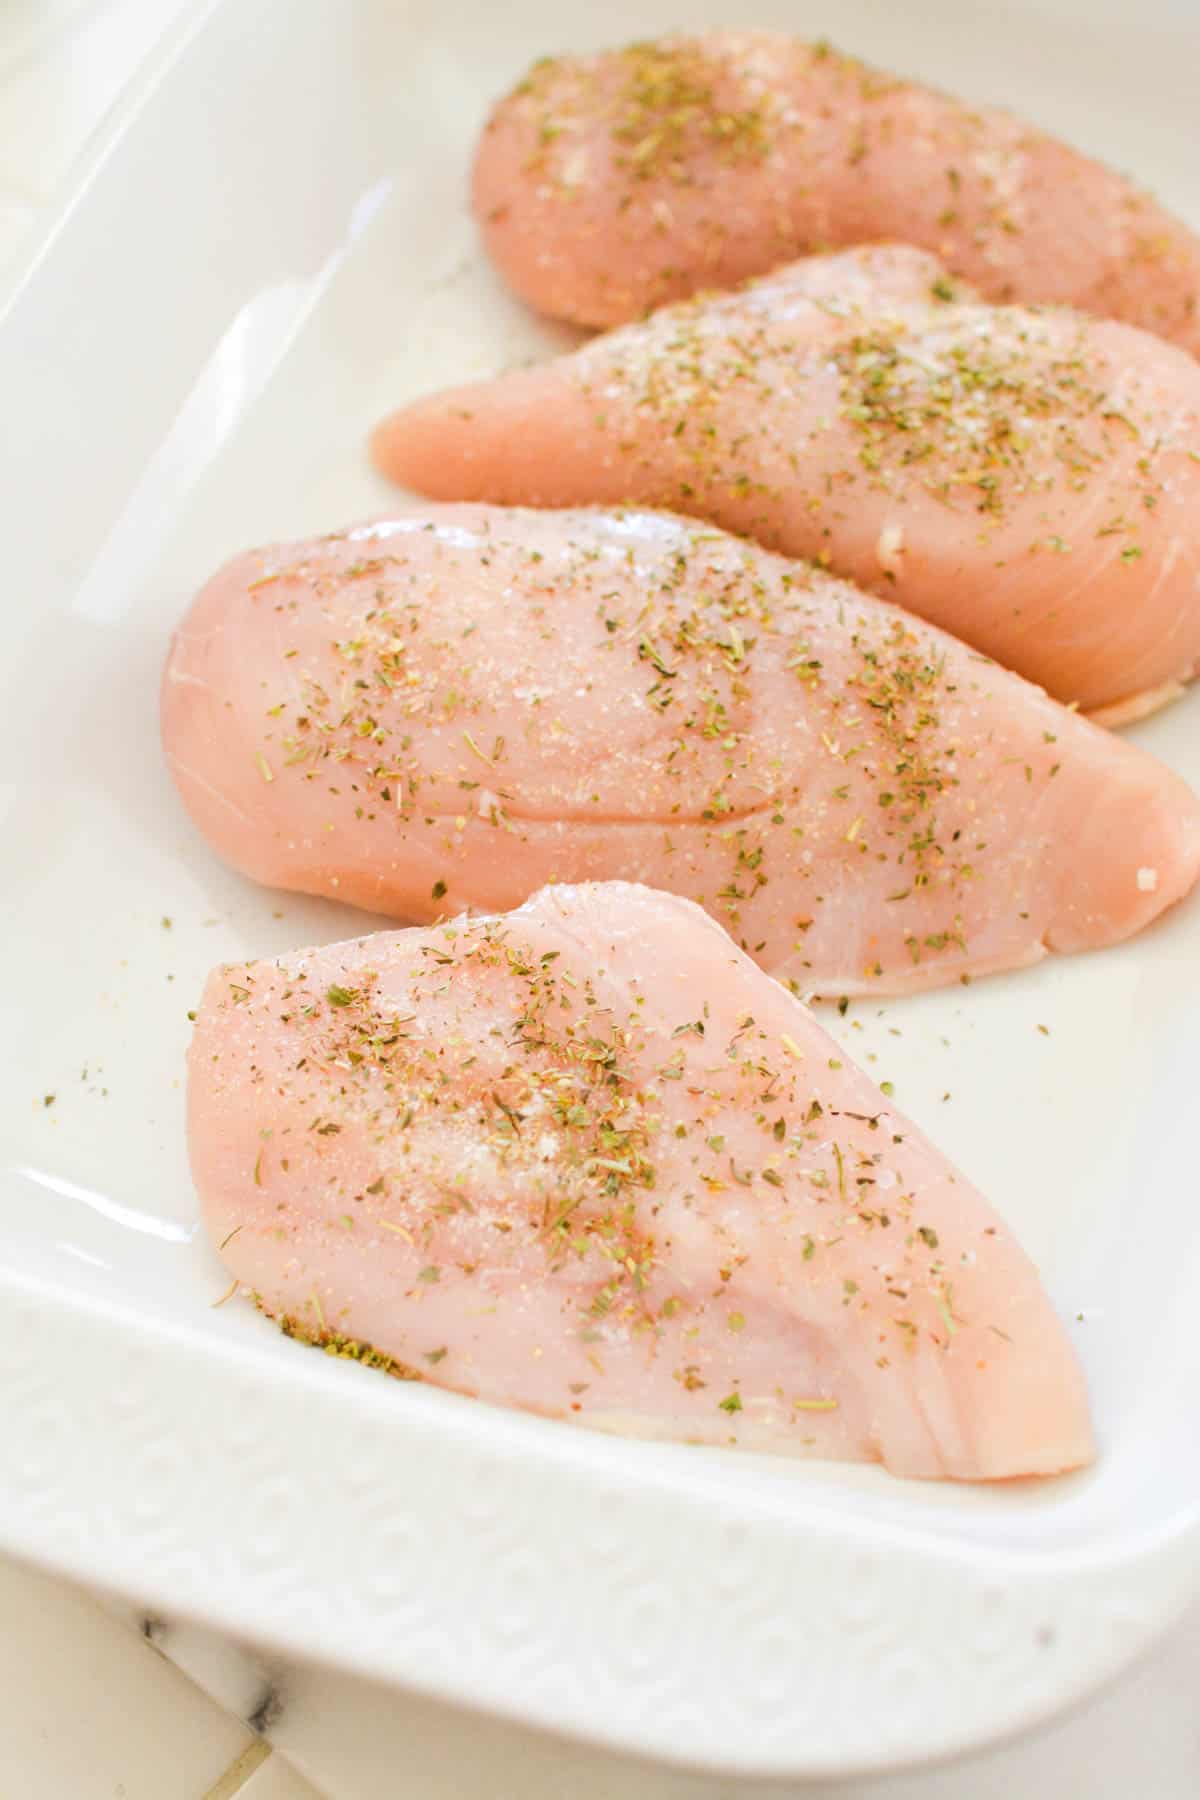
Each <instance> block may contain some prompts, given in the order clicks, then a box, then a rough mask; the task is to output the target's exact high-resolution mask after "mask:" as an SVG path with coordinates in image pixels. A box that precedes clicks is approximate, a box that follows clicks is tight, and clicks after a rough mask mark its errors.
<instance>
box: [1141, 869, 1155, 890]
mask: <svg viewBox="0 0 1200 1800" xmlns="http://www.w3.org/2000/svg"><path fill="white" fill-rule="evenodd" d="M1137 884H1138V892H1139V893H1140V894H1152V893H1153V892H1154V890H1155V888H1156V887H1157V886H1158V870H1157V869H1139V870H1138V872H1137Z"/></svg>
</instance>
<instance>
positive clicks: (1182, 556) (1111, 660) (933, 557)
mask: <svg viewBox="0 0 1200 1800" xmlns="http://www.w3.org/2000/svg"><path fill="white" fill-rule="evenodd" d="M374 454H375V458H376V461H377V462H378V463H379V466H380V467H381V468H382V469H383V470H384V472H385V473H387V474H389V475H391V476H392V477H393V478H394V479H395V480H397V481H399V482H402V483H404V484H405V485H406V486H408V487H411V488H415V489H417V490H418V491H419V492H420V493H423V494H428V495H430V496H432V497H433V498H435V499H456V500H496V501H508V502H514V503H517V504H526V503H533V504H536V505H544V506H569V505H574V504H576V503H579V502H582V501H593V502H602V503H605V504H619V503H621V502H627V501H635V502H640V503H645V504H650V505H656V506H672V507H675V508H677V509H678V510H679V511H680V512H685V513H692V514H696V515H698V516H700V517H702V518H705V519H711V520H713V521H714V522H715V523H716V524H718V525H723V526H724V527H726V529H728V530H733V531H739V532H743V533H745V534H746V535H748V536H751V537H755V538H758V539H759V540H760V541H761V542H763V543H764V544H767V545H768V546H770V547H771V548H773V549H778V550H783V551H786V552H787V553H788V554H789V555H793V556H812V557H817V558H820V559H821V560H823V561H825V562H828V563H830V564H831V565H832V566H833V568H835V569H836V570H837V571H838V572H839V573H840V574H843V575H848V576H850V577H851V578H852V579H853V580H855V581H857V582H859V583H860V584H861V585H863V586H866V587H870V588H874V589H876V590H878V591H880V592H886V593H887V594H888V595H889V596H890V597H892V598H894V599H896V600H899V601H900V602H901V604H902V605H904V606H906V607H908V608H909V609H910V610H911V611H913V612H916V613H919V614H920V615H921V616H922V617H923V618H927V619H932V620H933V621H934V622H935V623H936V624H938V625H941V626H943V627H945V629H946V630H948V631H953V632H954V633H955V634H956V635H957V636H959V637H961V638H963V639H965V641H966V642H968V643H970V644H973V645H975V646H976V648H978V649H980V650H983V651H986V652H987V654H988V655H989V656H994V657H996V658H997V659H998V660H999V661H1001V662H1003V663H1006V664H1007V665H1008V666H1009V667H1010V668H1014V669H1016V670H1018V671H1019V672H1020V673H1021V674H1022V675H1026V676H1028V677H1029V678H1030V680H1032V681H1037V682H1039V683H1040V684H1041V685H1042V686H1043V687H1045V688H1047V689H1048V690H1049V691H1050V692H1051V693H1053V694H1056V695H1057V696H1058V698H1059V699H1061V700H1064V701H1067V702H1070V703H1076V702H1077V703H1078V704H1079V705H1081V706H1083V707H1084V708H1086V709H1088V710H1093V709H1098V708H1112V707H1119V708H1120V709H1121V710H1122V711H1124V712H1126V713H1136V712H1139V711H1145V710H1147V707H1148V706H1152V705H1153V704H1154V703H1156V702H1157V701H1159V700H1161V699H1163V698H1165V697H1168V696H1169V695H1171V694H1173V693H1174V692H1176V691H1177V689H1178V685H1179V684H1180V683H1182V682H1185V681H1188V680H1190V679H1191V677H1192V676H1193V675H1194V673H1195V671H1196V668H1197V665H1198V664H1200V365H1197V363H1196V362H1195V361H1194V360H1193V359H1192V358H1191V357H1189V356H1187V355H1185V354H1184V352H1183V351H1181V350H1177V349H1174V348H1173V347H1172V346H1171V345H1169V344H1164V343H1163V342H1162V341H1161V340H1160V339H1158V338H1153V337H1150V336H1148V335H1147V334H1146V333H1144V332H1139V331H1134V330H1133V329H1132V328H1130V327H1129V326H1124V325H1113V324H1098V323H1096V322H1094V321H1089V320H1085V319H1083V318H1082V317H1080V316H1079V315H1077V314H1072V313H1067V312H1053V311H1051V312H1045V313H1037V312H1029V311H1022V310H1019V309H1016V308H1007V307H989V306H982V305H979V304H977V303H974V302H972V301H971V300H970V299H969V298H968V299H963V298H961V297H959V295H958V294H957V293H956V290H955V288H954V285H953V284H952V283H951V282H950V281H949V280H948V278H947V277H946V275H945V273H944V272H943V271H940V270H939V267H938V265H937V263H936V262H934V261H933V260H932V259H931V258H929V257H928V256H926V255H925V253H924V252H922V251H916V250H910V249H905V248H903V247H899V246H891V247H883V248H879V249H875V250H871V251H847V252H843V253H842V254H841V255H839V256H834V257H828V258H816V259H812V260H809V261H806V262H801V263H796V264H794V265H793V266H792V267H790V268H788V269H784V270H781V271H779V272H778V273H777V274H775V275H772V276H769V277H767V278H766V279H765V280H763V281H761V282H757V283H755V284H753V285H752V286H751V287H749V288H747V289H746V290H745V291H744V292H742V293H739V294H734V295H719V296H716V297H712V296H710V297H707V298H701V299H698V300H694V301H690V302H687V303H685V304H684V305H681V306H678V307H673V308H667V309H665V310H664V311H663V312H661V313H657V314H655V316H654V317H653V318H652V319H650V320H647V321H646V322H645V323H644V324H640V325H631V326H629V327H628V328H626V329H625V330H623V331H617V332H613V333H611V334H610V335H609V336H607V337H603V338H599V339H596V340H595V341H594V342H592V343H591V344H588V345H586V346H585V347H584V348H583V349H582V350H579V351H576V352H575V353H574V354H572V355H569V356H566V357H560V358H558V359H557V360H555V361H552V362H550V363H547V364H545V365H543V366H541V367H538V368H532V369H524V370H519V371H515V372H513V373H511V374H508V375H502V376H500V377H499V378H498V379H497V380H494V381H490V382H481V383H478V384H475V385H473V386H471V387H467V388H459V389H455V390H452V391H450V392H448V393H445V394H441V395H435V396H433V397H432V398H430V399H428V400H424V401H418V402H417V403H415V404H414V405H410V406H408V407H406V408H404V409H403V410H402V411H400V412H399V413H397V414H395V415H394V416H393V417H392V418H391V419H389V420H387V421H386V422H385V423H384V424H383V425H382V426H381V427H380V428H379V430H378V431H377V433H376V435H375V440H374Z"/></svg>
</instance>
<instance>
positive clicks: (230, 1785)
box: [200, 1738, 271, 1800]
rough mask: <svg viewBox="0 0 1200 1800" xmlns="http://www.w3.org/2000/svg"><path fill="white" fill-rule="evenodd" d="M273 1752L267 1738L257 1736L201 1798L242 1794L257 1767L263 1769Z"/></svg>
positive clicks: (218, 1799) (217, 1799)
mask: <svg viewBox="0 0 1200 1800" xmlns="http://www.w3.org/2000/svg"><path fill="white" fill-rule="evenodd" d="M270 1754H271V1746H270V1744H268V1742H267V1740H266V1739H265V1738H255V1739H254V1741H253V1743H250V1744H247V1745H246V1748H245V1749H244V1750H243V1751H242V1752H241V1754H240V1755H238V1756H235V1757H234V1759H233V1761H232V1762H231V1763H230V1765H229V1767H228V1768H227V1769H226V1771H225V1773H224V1774H223V1775H219V1776H218V1777H217V1779H216V1781H214V1782H213V1784H212V1786H211V1787H210V1788H209V1790H208V1792H207V1793H206V1794H202V1795H201V1797H200V1800H233V1797H234V1795H235V1794H240V1793H241V1791H242V1789H243V1788H244V1787H245V1785H246V1783H247V1782H248V1781H249V1779H250V1777H251V1776H252V1775H253V1773H254V1771H255V1770H256V1769H261V1768H262V1766H263V1764H264V1763H265V1762H266V1760H267V1758H268V1756H270Z"/></svg>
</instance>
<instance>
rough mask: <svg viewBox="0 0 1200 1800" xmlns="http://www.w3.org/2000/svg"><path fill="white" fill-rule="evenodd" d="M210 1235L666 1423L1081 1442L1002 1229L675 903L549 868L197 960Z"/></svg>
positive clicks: (564, 1407)
mask: <svg viewBox="0 0 1200 1800" xmlns="http://www.w3.org/2000/svg"><path fill="white" fill-rule="evenodd" d="M188 1085H189V1093H188V1106H189V1128H190V1142H191V1155H192V1168H193V1172H194V1175H195V1180H196V1185H197V1187H198V1189H199V1191H200V1195H201V1199H202V1201H203V1207H204V1218H205V1223H206V1224H207V1227H208V1230H209V1232H210V1233H211V1235H212V1238H213V1240H214V1242H215V1243H216V1244H217V1245H218V1246H219V1248H220V1252H221V1255H222V1256H223V1257H224V1259H225V1262H226V1263H227V1264H228V1266H229V1269H230V1270H231V1272H232V1273H233V1275H234V1276H235V1277H236V1278H237V1280H238V1281H239V1282H240V1283H241V1284H242V1286H243V1287H244V1288H246V1289H249V1290H250V1291H251V1292H252V1293H253V1294H254V1296H255V1298H256V1299H257V1300H258V1303H259V1304H260V1306H262V1307H263V1309H264V1310H265V1311H267V1312H268V1313H271V1314H273V1315H275V1316H276V1317H278V1318H279V1319H280V1320H281V1321H282V1322H283V1325H284V1329H285V1330H286V1331H289V1332H290V1333H292V1334H293V1335H295V1336H297V1337H301V1338H305V1339H308V1340H310V1341H312V1342H315V1343H317V1344H322V1345H325V1346H326V1348H330V1349H334V1350H338V1351H340V1352H341V1353H342V1354H344V1355H349V1356H352V1357H354V1358H356V1359H359V1360H365V1361H367V1362H370V1363H373V1364H375V1365H376V1366H380V1365H381V1366H383V1367H385V1368H391V1369H392V1370H393V1372H395V1373H398V1374H403V1375H407V1376H415V1377H418V1378H420V1379H422V1380H426V1381H431V1382H435V1383H437V1384H438V1385H439V1386H443V1387H449V1388H454V1389H457V1390H458V1391H459V1392H460V1393H466V1394H473V1395H478V1396H479V1397H480V1398H482V1399H485V1400H490V1401H493V1402H497V1403H500V1404H503V1405H509V1406H519V1407H524V1408H527V1409H529V1410H531V1411H534V1412H539V1413H544V1414H547V1415H549V1416H550V1417H554V1418H564V1419H573V1420H575V1421H577V1422H578V1423H580V1424H585V1425H592V1426H596V1427H600V1428H604V1429H608V1430H621V1431H628V1432H634V1433H639V1434H642V1435H646V1436H653V1437H672V1438H685V1439H687V1440H689V1441H691V1442H705V1443H714V1444H736V1445H741V1446H744V1447H747V1448H751V1449H756V1450H772V1451H782V1452H785V1453H794V1454H799V1453H812V1454H814V1455H820V1456H827V1457H838V1458H844V1459H850V1460H855V1461H858V1460H863V1459H878V1460H880V1461H882V1462H883V1463H885V1464H886V1465H887V1467H888V1468H889V1469H891V1470H892V1471H893V1472H894V1473H896V1474H898V1475H910V1476H953V1477H957V1478H959V1479H965V1480H979V1479H992V1478H997V1477H1003V1476H1011V1475H1029V1474H1047V1473H1051V1472H1053V1471H1056V1470H1061V1469H1069V1468H1073V1467H1075V1466H1076V1465H1078V1464H1081V1463H1085V1462H1087V1461H1089V1460H1090V1458H1091V1456H1092V1454H1093V1446H1092V1438H1091V1432H1090V1428H1089V1423H1088V1412H1087V1404H1086V1400H1085V1396H1084V1388H1083V1382H1082V1379H1081V1375H1080V1371H1079V1368H1078V1366H1077V1364H1076V1361H1075V1358H1074V1356H1073V1354H1072V1351H1071V1348H1070V1346H1069V1344H1068V1342H1067V1339H1066V1335H1065V1333H1064V1332H1063V1329H1062V1327H1061V1325H1060V1324H1059V1322H1058V1320H1057V1319H1056V1317H1055V1315H1054V1312H1053V1310H1052V1308H1051V1306H1050V1302H1049V1300H1048V1299H1047V1297H1046V1294H1045V1293H1044V1291H1043V1289H1042V1287H1041V1285H1040V1284H1039V1281H1038V1278H1037V1275H1036V1272H1035V1271H1034V1269H1033V1267H1032V1265H1031V1264H1030V1262H1029V1260H1028V1259H1027V1257H1026V1256H1025V1255H1024V1253H1023V1252H1022V1250H1021V1249H1020V1247H1019V1246H1018V1245H1017V1243H1016V1242H1015V1240H1014V1239H1013V1237H1012V1236H1011V1234H1010V1233H1009V1232H1008V1230H1007V1229H1006V1228H1005V1227H1004V1225H1003V1224H1002V1223H1001V1222H1000V1220H999V1219H998V1218H997V1217H996V1215H995V1214H994V1213H993V1212H992V1211H991V1210H990V1208H989V1207H988V1205H987V1203H986V1202H985V1201H984V1200H983V1198H982V1197H981V1196H980V1195H979V1194H978V1193H976V1192H975V1190H974V1189H973V1188H972V1187H971V1186H970V1184H969V1183H968V1182H967V1181H966V1180H965V1179H964V1178H963V1177H962V1176H960V1175H957V1174H956V1173H955V1172H954V1170H953V1169H952V1168H951V1167H950V1166H949V1164H948V1163H947V1162H946V1161H945V1159H944V1158H943V1157H942V1156H940V1155H939V1154H938V1152H937V1151H936V1150H935V1149H934V1147H933V1145H932V1144H930V1143H928V1142H927V1141H926V1140H925V1139H924V1138H923V1137H922V1135H921V1133H920V1132H919V1131H918V1130H917V1129H916V1127H915V1126H913V1125H911V1124H910V1123H909V1122H908V1121H907V1120H905V1119H904V1118H902V1117H901V1115H900V1114H898V1113H896V1112H895V1111H894V1110H893V1109H892V1108H891V1107H890V1106H889V1104H888V1102H887V1101H886V1100H885V1099H884V1097H883V1096H882V1095H881V1094H880V1092H879V1090H878V1089H877V1088H876V1087H874V1086H873V1085H872V1083H871V1082H870V1081H868V1080H867V1078H866V1076H864V1075H863V1074H861V1073H860V1072H859V1071H858V1070H856V1069H854V1068H853V1067H851V1066H847V1065H846V1064H845V1063H844V1060H843V1058H842V1055H841V1053H840V1051H839V1050H838V1048H837V1046H836V1045H835V1044H834V1042H833V1041H832V1040H831V1039H830V1038H828V1037H827V1036H826V1035H825V1033H824V1032H823V1031H821V1029H820V1028H819V1027H818V1026H817V1025H816V1024H815V1023H814V1021H813V1019H812V1018H811V1016H810V1015H809V1014H808V1012H806V1010H805V1009H804V1007H803V1006H801V1005H800V1004H799V1002H798V1001H796V1000H794V999H793V998H792V997H791V996H790V995H788V994H787V993H785V992H784V990H783V989H782V988H781V987H779V986H778V985H777V984H776V983H775V982H773V981H771V980H769V979H768V978H767V977H766V976H765V975H763V974H762V973H761V972H760V971H759V970H757V969H756V968H755V967H754V965H753V963H751V962H750V961H749V960H748V958H747V957H745V956H744V955H742V954H741V952H740V951H738V950H737V949H736V948H735V947H734V945H733V944H732V943H731V942H730V940H729V939H728V938H727V937H726V936H725V934H724V933H723V932H722V931H720V930H719V929H718V928H717V926H715V925H714V924H713V923H712V922H711V920H709V919H707V918H706V917H705V916H704V914H703V913H702V912H700V910H699V909H698V908H697V907H695V906H692V905H689V904H688V903H687V902H686V901H682V900H678V899H674V898H671V897H670V896H668V895H665V894H658V893H651V892H650V891H648V890H647V889H644V888H637V887H629V886H626V885H624V884H622V883H608V884H602V885H598V886H586V887H574V888H571V887H567V888H557V889H548V890H546V891H545V892H543V893H541V894H539V895H537V896H536V897H535V898H534V899H533V900H531V901H530V902H529V903H528V904H527V905H526V906H524V907H522V909H521V910H520V911H519V912H517V913H514V914H511V915H510V916H508V917H504V918H479V919H474V920H472V921H470V922H469V923H462V924H457V925H455V924H445V925H441V926H438V927H435V928H434V929H432V930H427V931H407V932H390V933H387V934H380V935H378V936H375V937H369V938H362V939H359V940H358V941H357V942H353V943H344V944H334V945H332V946H329V947H327V948H324V949H319V950H310V951H306V952H300V953H298V954H296V955H292V956H288V957H285V958H283V959H281V961H279V962H277V963H250V964H248V965H245V966H241V967H231V968H223V969H219V970H217V971H216V973H215V974H214V975H213V976H212V977H211V978H210V980H209V984H208V987H207V989H206V992H205V996H204V1001H203V1004H202V1006H201V1009H200V1014H199V1019H198V1023H197V1025H196V1032H195V1038H194V1040H193V1043H192V1048H191V1053H190V1058H189V1084H188Z"/></svg>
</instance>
